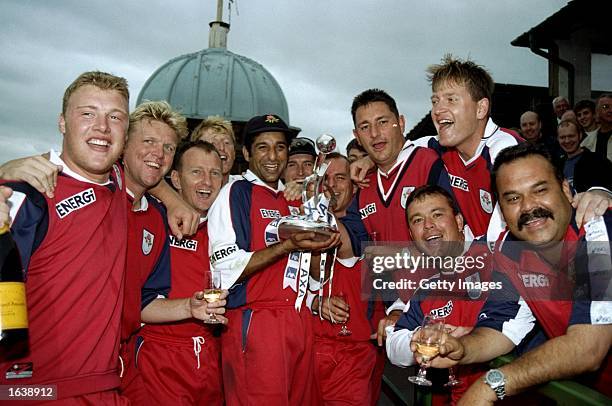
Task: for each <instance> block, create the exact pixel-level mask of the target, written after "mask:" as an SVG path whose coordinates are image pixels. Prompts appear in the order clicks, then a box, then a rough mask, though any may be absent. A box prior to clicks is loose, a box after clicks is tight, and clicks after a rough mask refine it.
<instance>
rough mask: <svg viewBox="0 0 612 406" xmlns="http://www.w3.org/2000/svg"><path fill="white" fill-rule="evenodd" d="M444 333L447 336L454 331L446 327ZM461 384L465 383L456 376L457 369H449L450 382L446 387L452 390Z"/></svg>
mask: <svg viewBox="0 0 612 406" xmlns="http://www.w3.org/2000/svg"><path fill="white" fill-rule="evenodd" d="M444 332H445V333H446V334H450V333H452V329H450V328H449V327H445V328H444ZM461 383H463V381H461V379H458V378H457V377H456V376H455V369H454V368H453V367H450V368H448V382H446V383H445V384H444V386H445V387H447V388H452V387H453V386H457V385H459V384H461Z"/></svg>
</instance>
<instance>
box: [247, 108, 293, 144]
mask: <svg viewBox="0 0 612 406" xmlns="http://www.w3.org/2000/svg"><path fill="white" fill-rule="evenodd" d="M265 132H282V133H284V134H285V136H286V139H287V143H289V141H290V140H291V138H292V135H293V131H292V130H291V129H290V128H289V127H288V126H287V124H286V123H285V122H284V121H283V119H282V118H280V117H279V116H277V115H276V114H264V115H263V116H255V117H253V118H251V119H250V120H249V121H248V122H247V123H246V125H245V126H244V145H246V146H250V145H251V144H252V143H253V139H254V138H255V136H256V135H258V134H261V133H265Z"/></svg>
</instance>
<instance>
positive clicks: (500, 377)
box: [485, 369, 504, 386]
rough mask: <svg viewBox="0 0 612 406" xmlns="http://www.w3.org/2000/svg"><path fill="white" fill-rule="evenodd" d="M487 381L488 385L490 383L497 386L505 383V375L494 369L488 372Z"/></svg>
mask: <svg viewBox="0 0 612 406" xmlns="http://www.w3.org/2000/svg"><path fill="white" fill-rule="evenodd" d="M485 379H486V381H487V383H489V384H490V385H492V386H495V385H497V384H500V383H502V382H503V381H504V374H503V373H502V372H501V371H499V370H497V369H492V370H490V371H489V372H487V375H486V377H485Z"/></svg>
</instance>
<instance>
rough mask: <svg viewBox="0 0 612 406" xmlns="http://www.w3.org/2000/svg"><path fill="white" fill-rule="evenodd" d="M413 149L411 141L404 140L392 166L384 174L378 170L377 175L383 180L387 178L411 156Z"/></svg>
mask: <svg viewBox="0 0 612 406" xmlns="http://www.w3.org/2000/svg"><path fill="white" fill-rule="evenodd" d="M414 149H415V145H414V144H413V143H412V141H410V140H406V142H405V143H404V146H403V147H402V150H401V151H400V153H399V155H398V156H397V159H396V160H395V163H394V164H393V166H392V167H391V168H390V169H389V170H388V171H387V172H386V173H385V172H384V171H383V170H382V169H380V168H378V173H379V174H380V175H382V176H384V177H385V178H388V177H389V176H391V175H392V174H393V172H394V171H395V170H396V169H397V168H399V167H400V166H401V165H402V164H403V163H404V162H406V160H407V159H408V158H409V157H410V155H412V152H414Z"/></svg>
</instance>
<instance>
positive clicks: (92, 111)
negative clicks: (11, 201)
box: [59, 85, 129, 182]
mask: <svg viewBox="0 0 612 406" xmlns="http://www.w3.org/2000/svg"><path fill="white" fill-rule="evenodd" d="M128 124H129V116H128V101H127V100H126V98H125V97H124V96H123V95H122V94H121V93H120V92H118V91H116V90H101V89H100V88H98V87H96V86H93V85H86V86H82V87H80V88H78V89H77V90H75V91H74V92H73V93H72V94H71V96H70V98H69V99H68V103H67V106H66V112H65V113H64V114H62V115H61V116H60V118H59V130H60V132H61V133H62V134H63V135H64V142H63V148H62V154H61V158H62V160H63V161H64V162H65V163H66V165H68V167H69V168H70V169H71V170H73V171H74V172H76V173H78V174H79V175H81V176H84V177H85V178H87V179H89V180H92V181H94V182H105V181H107V180H108V174H109V170H110V168H111V166H112V164H113V163H114V162H115V161H117V159H118V158H119V155H120V154H121V152H122V151H123V146H124V144H125V138H126V135H127V129H128Z"/></svg>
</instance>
